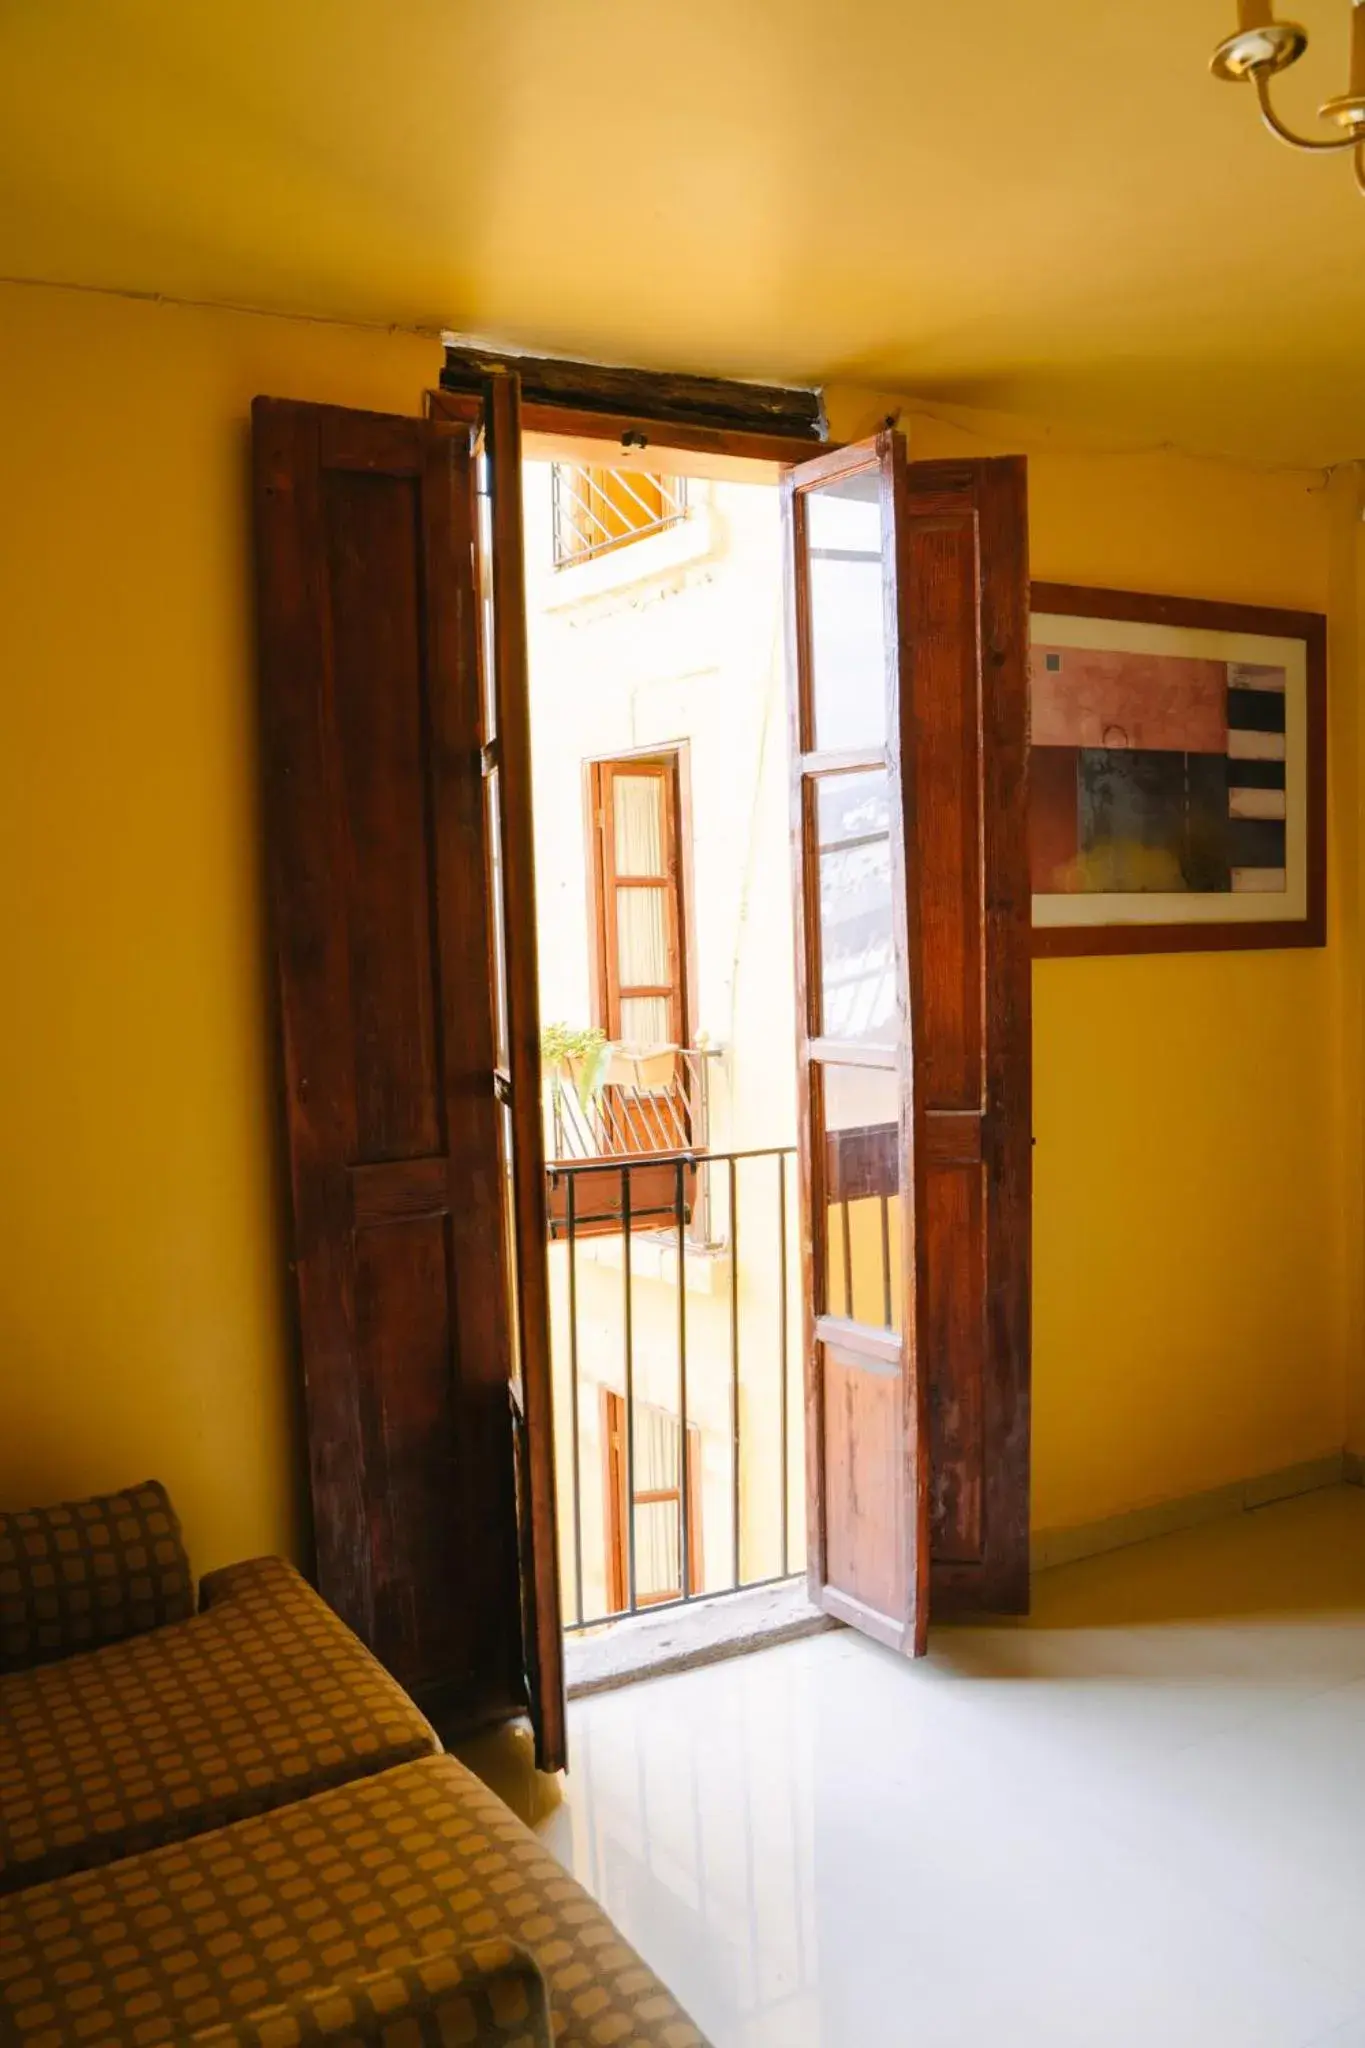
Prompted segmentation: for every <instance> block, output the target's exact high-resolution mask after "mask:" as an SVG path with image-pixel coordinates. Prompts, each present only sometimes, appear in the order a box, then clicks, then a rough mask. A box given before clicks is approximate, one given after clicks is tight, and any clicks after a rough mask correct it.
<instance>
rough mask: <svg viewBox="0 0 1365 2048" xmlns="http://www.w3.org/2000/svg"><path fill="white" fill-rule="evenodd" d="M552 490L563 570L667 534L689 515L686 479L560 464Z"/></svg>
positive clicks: (554, 472) (556, 556)
mask: <svg viewBox="0 0 1365 2048" xmlns="http://www.w3.org/2000/svg"><path fill="white" fill-rule="evenodd" d="M550 488H551V492H552V505H553V513H554V562H555V567H556V568H557V569H566V568H568V567H569V566H570V565H571V564H572V563H574V562H587V561H590V560H591V559H592V558H593V557H594V556H595V555H605V554H607V553H608V552H609V551H610V550H611V549H613V548H620V547H625V546H626V545H627V543H628V542H630V541H633V540H643V539H645V537H646V536H647V535H648V534H651V533H661V532H662V531H663V529H664V528H665V527H666V526H673V525H675V524H676V523H677V521H678V520H680V519H682V518H685V517H686V514H687V479H686V478H685V477H681V476H653V475H649V474H647V473H646V472H645V471H643V470H634V469H597V468H593V467H590V466H589V465H587V464H585V463H578V462H556V463H555V464H554V465H553V467H552V469H551V472H550Z"/></svg>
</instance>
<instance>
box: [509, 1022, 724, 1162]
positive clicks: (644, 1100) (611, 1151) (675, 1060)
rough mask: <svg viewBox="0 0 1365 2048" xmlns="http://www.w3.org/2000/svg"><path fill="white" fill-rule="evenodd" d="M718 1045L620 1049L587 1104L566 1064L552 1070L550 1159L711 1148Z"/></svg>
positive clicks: (547, 1144)
mask: <svg viewBox="0 0 1365 2048" xmlns="http://www.w3.org/2000/svg"><path fill="white" fill-rule="evenodd" d="M716 1056H717V1055H716V1052H715V1050H714V1048H703V1047H700V1046H662V1047H659V1048H658V1049H655V1050H650V1051H648V1052H641V1053H639V1054H634V1053H628V1052H613V1054H612V1057H611V1063H610V1066H609V1068H608V1071H607V1077H606V1079H605V1080H604V1082H603V1084H602V1086H601V1087H600V1088H599V1089H598V1090H597V1092H596V1093H595V1094H594V1095H593V1096H592V1097H591V1099H590V1100H589V1101H587V1102H586V1103H585V1102H584V1101H583V1100H582V1099H581V1098H580V1095H579V1089H578V1077H577V1074H576V1073H575V1072H572V1071H570V1070H569V1069H568V1068H567V1067H560V1068H559V1069H558V1070H556V1071H555V1072H552V1073H550V1074H547V1076H546V1088H545V1096H546V1106H547V1119H548V1120H547V1128H546V1132H545V1152H546V1157H547V1158H548V1159H550V1160H552V1161H554V1162H556V1163H557V1162H559V1161H561V1160H563V1161H569V1160H575V1159H624V1158H630V1157H633V1156H634V1155H635V1154H637V1153H660V1152H689V1151H693V1152H700V1151H704V1150H705V1147H706V1129H707V1117H708V1110H709V1102H708V1095H709V1083H708V1074H707V1063H708V1061H710V1060H712V1059H714V1058H715V1057H716Z"/></svg>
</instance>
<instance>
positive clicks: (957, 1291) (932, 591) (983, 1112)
mask: <svg viewBox="0 0 1365 2048" xmlns="http://www.w3.org/2000/svg"><path fill="white" fill-rule="evenodd" d="M904 491H905V496H904V501H903V505H902V508H901V511H900V514H899V516H898V519H897V536H898V582H899V586H900V590H901V597H902V614H901V616H902V622H903V623H902V633H903V635H904V636H906V638H907V639H908V645H907V646H906V647H905V648H904V649H903V653H904V654H905V656H906V657H907V660H906V665H905V666H904V667H903V669H902V677H903V684H902V686H903V688H905V689H907V690H908V691H909V694H910V709H911V729H912V746H911V748H910V750H909V758H908V759H907V760H906V762H905V764H904V788H905V802H906V808H907V811H908V813H909V815H910V817H911V818H912V820H913V830H912V832H911V845H912V850H913V852H912V858H913V865H914V872H913V873H912V876H911V886H910V906H911V938H912V1009H913V1013H914V1020H915V1021H914V1041H915V1072H916V1089H917V1093H918V1102H917V1122H916V1149H917V1153H918V1159H917V1174H916V1184H917V1186H916V1193H917V1227H918V1233H919V1242H918V1245H917V1264H918V1269H919V1281H920V1288H921V1301H920V1306H919V1311H918V1322H919V1341H920V1347H921V1359H922V1370H923V1371H924V1373H925V1375H926V1378H927V1382H928V1402H929V1431H930V1453H929V1473H930V1529H931V1544H930V1553H931V1558H932V1576H931V1605H932V1611H933V1613H934V1615H935V1616H936V1617H943V1616H945V1615H951V1614H953V1613H961V1612H970V1611H973V1610H976V1609H991V1610H995V1611H998V1612H1013V1611H1022V1610H1024V1609H1026V1608H1027V1605H1028V1560H1029V1286H1030V1265H1031V1262H1030V1222H1031V1154H1030V1146H1031V1142H1032V1140H1031V1135H1030V1125H1031V1115H1032V1112H1031V1099H1032V1091H1031V1059H1032V1044H1031V1018H1030V996H1031V982H1030V976H1031V954H1032V947H1031V940H1032V934H1031V916H1032V905H1031V898H1030V893H1029V867H1028V782H1027V777H1028V630H1029V618H1028V591H1029V581H1028V546H1027V530H1028V529H1027V517H1028V513H1027V482H1026V466H1025V464H1024V462H1023V460H1022V459H1019V458H1006V459H1002V460H997V461H987V462H964V463H951V462H943V463H934V462H921V463H911V464H909V465H908V466H907V469H906V471H905V484H904Z"/></svg>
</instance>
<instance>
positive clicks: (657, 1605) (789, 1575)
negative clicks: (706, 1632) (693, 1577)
mask: <svg viewBox="0 0 1365 2048" xmlns="http://www.w3.org/2000/svg"><path fill="white" fill-rule="evenodd" d="M800 1577H801V1573H800V1572H781V1573H777V1572H775V1573H774V1574H773V1576H772V1577H771V1578H767V1579H750V1580H749V1581H748V1582H747V1583H746V1584H745V1585H743V1586H717V1588H716V1590H715V1592H714V1593H708V1594H707V1595H706V1601H707V1605H708V1606H709V1605H710V1603H711V1602H712V1601H713V1600H733V1599H734V1597H735V1595H736V1593H761V1592H762V1591H763V1590H764V1588H765V1587H767V1586H789V1585H790V1584H791V1583H792V1581H793V1579H799V1578H800ZM700 1598H701V1596H700V1595H699V1594H698V1595H695V1596H694V1600H693V1604H694V1605H695V1604H697V1602H698V1601H699V1600H700ZM687 1604H688V1603H687V1602H686V1601H684V1600H682V1599H678V1600H651V1601H650V1603H649V1605H648V1607H646V1608H643V1609H642V1610H640V1611H641V1612H643V1613H645V1614H666V1613H667V1612H668V1611H669V1609H670V1608H681V1607H684V1606H686V1605H687ZM621 1618H622V1617H621V1615H620V1613H619V1611H618V1612H617V1613H615V1614H595V1615H594V1616H593V1617H592V1619H591V1621H576V1622H569V1623H566V1624H565V1628H564V1633H565V1635H580V1634H581V1633H582V1632H583V1630H584V1629H589V1628H609V1627H610V1626H611V1624H612V1623H613V1622H617V1621H620V1620H621Z"/></svg>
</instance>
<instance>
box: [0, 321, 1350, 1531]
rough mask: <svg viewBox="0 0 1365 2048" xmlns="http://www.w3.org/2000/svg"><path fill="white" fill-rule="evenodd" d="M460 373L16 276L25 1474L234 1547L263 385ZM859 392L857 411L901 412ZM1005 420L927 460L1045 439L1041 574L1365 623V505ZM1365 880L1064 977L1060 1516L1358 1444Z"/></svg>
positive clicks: (253, 1405)
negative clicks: (254, 555)
mask: <svg viewBox="0 0 1365 2048" xmlns="http://www.w3.org/2000/svg"><path fill="white" fill-rule="evenodd" d="M437 367H438V354H437V350H436V348H435V347H434V345H432V344H430V343H425V342H421V341H417V340H414V339H412V338H408V337H403V336H385V335H380V334H371V333H365V332H362V331H350V330H346V329H342V328H336V327H329V326H322V325H309V324H305V323H301V322H289V321H283V320H267V319H260V318H254V317H247V316H240V315H232V314H213V313H205V312H196V311H189V310H183V309H178V308H171V307H159V306H153V305H143V304H133V303H128V302H124V301H119V300H115V299H109V298H101V297H97V296H92V295H82V294H77V293H65V292H57V291H52V292H49V291H43V290H33V289H21V288H0V448H3V450H4V453H5V460H6V473H7V484H8V488H7V490H6V493H5V503H6V514H7V528H8V530H7V531H6V534H5V537H4V544H3V547H2V548H0V649H3V653H2V655H0V676H2V677H3V704H4V710H5V722H4V728H3V745H2V746H0V821H2V824H0V830H2V831H3V835H4V836H3V840H0V854H2V856H3V857H0V931H3V933H4V936H5V967H6V986H5V1000H4V1002H3V1003H0V1076H2V1077H3V1079H0V1088H2V1089H3V1101H0V1131H3V1137H4V1166H5V1171H4V1174H3V1177H2V1178H0V1499H3V1500H4V1501H6V1502H18V1501H20V1500H22V1499H38V1498H44V1497H54V1496H56V1495H59V1494H63V1493H72V1492H77V1491H80V1490H83V1489H87V1488H95V1487H101V1486H105V1485H111V1484H115V1483H118V1482H119V1481H121V1480H124V1479H128V1478H132V1477H137V1476H141V1475H142V1474H143V1473H144V1472H155V1473H157V1474H159V1475H160V1476H162V1477H163V1478H165V1480H166V1481H167V1482H168V1484H169V1485H170V1486H171V1487H172V1488H173V1490H174V1493H175V1495H176V1498H177V1500H178V1501H179V1502H180V1503H181V1505H182V1509H183V1511H184V1514H185V1518H186V1522H187V1525H188V1533H189V1538H190V1542H191V1545H192V1548H193V1550H194V1553H195V1557H196V1561H197V1563H198V1564H199V1565H200V1567H201V1568H204V1567H208V1566H210V1565H212V1564H214V1563H217V1562H220V1561H222V1560H224V1559H225V1558H227V1557H229V1556H231V1555H233V1554H240V1553H242V1552H244V1551H248V1550H254V1549H264V1548H270V1547H274V1546H287V1545H288V1544H289V1543H290V1542H291V1541H292V1540H293V1538H294V1525H295V1516H294V1497H293V1488H292V1486H291V1473H292V1470H293V1448H292V1437H291V1429H290V1406H291V1404H290V1397H289V1393H288V1388H287V1383H286V1374H285V1371H284V1366H283V1356H284V1353H283V1345H282V1341H281V1337H280V1328H279V1316H278V1310H277V1303H278V1292H277V1282H276V1265H275V1250H274V1243H275V1240H274V1226H273V1222H272V1218H271V1213H270V1208H269V1189H270V1176H269V1168H268V1131H269V1128H270V1123H269V1118H268V1115H267V1110H266V1101H265V1083H264V1057H263V1049H262V1036H261V1029H260V1014H261V995H260V975H259V969H258V961H257V952H256V948H257V924H256V908H255V906H256V863H255V856H254V843H255V830H256V828H255V818H254V808H253V791H254V772H253V764H252V751H251V748H252V742H251V733H252V718H251V704H252V682H251V675H252V664H251V660H250V625H249V607H248V600H247V591H248V584H247V543H246V518H245V494H244V486H245V441H244V428H245V421H246V415H247V407H248V403H249V400H250V398H251V397H252V395H253V394H254V393H256V392H258V391H270V392H274V393H277V394H282V395H286V396H296V397H311V398H318V399H328V400H333V401H336V402H342V403H347V404H353V405H370V406H382V407H388V408H392V409H399V410H415V409H416V408H417V406H418V404H419V400H420V393H421V391H422V389H423V388H424V387H425V386H426V385H428V384H429V383H431V382H432V381H434V377H435V374H436V370H437ZM835 400H836V402H835V405H834V418H835V426H836V430H842V431H845V432H847V431H850V430H851V429H853V428H856V427H865V426H866V425H868V424H871V423H873V422H874V421H875V419H876V417H877V416H878V413H879V411H881V410H885V407H884V406H880V407H879V406H878V404H876V403H875V402H873V401H871V400H868V399H867V398H866V397H863V398H861V399H856V400H841V399H840V398H839V395H838V394H835ZM992 432H993V435H994V439H993V441H992V442H990V443H987V442H984V441H975V440H972V441H967V440H964V439H963V438H962V437H961V435H960V434H959V432H958V430H957V429H950V428H947V427H944V426H940V425H938V424H937V423H935V422H929V421H918V420H917V421H914V422H912V423H911V433H912V442H913V444H914V446H915V448H916V450H917V452H920V453H936V452H940V450H943V449H947V448H956V447H970V448H972V449H973V450H978V449H979V450H981V451H982V452H985V451H986V449H987V448H988V446H990V445H995V446H1016V447H1019V446H1022V447H1025V448H1026V450H1027V452H1028V453H1029V454H1030V455H1031V456H1032V458H1033V470H1032V491H1033V552H1034V564H1035V568H1036V569H1037V571H1038V572H1039V573H1040V574H1043V575H1047V576H1051V577H1064V578H1069V579H1074V580H1077V581H1096V582H1102V581H1108V582H1115V583H1127V584H1132V585H1136V586H1138V587H1148V588H1153V589H1167V590H1175V591H1189V592H1195V593H1199V594H1206V595H1216V596H1222V597H1229V598H1246V599H1254V600H1260V601H1264V602H1267V603H1278V604H1292V605H1304V606H1311V607H1314V608H1322V607H1324V606H1325V604H1326V603H1327V600H1328V590H1329V577H1331V578H1333V579H1334V583H1333V587H1334V589H1336V590H1337V592H1338V594H1339V595H1341V593H1344V592H1347V591H1349V600H1350V606H1351V607H1354V608H1355V610H1356V611H1357V612H1358V596H1359V581H1358V543H1357V540H1356V537H1355V535H1354V534H1353V533H1351V532H1350V531H1349V530H1348V528H1347V526H1346V524H1345V517H1346V514H1345V510H1344V509H1343V504H1342V503H1341V502H1339V501H1341V497H1342V494H1341V493H1340V492H1338V493H1336V494H1335V495H1334V494H1332V493H1328V492H1323V491H1322V490H1321V489H1319V488H1318V487H1317V485H1316V484H1315V483H1314V480H1312V479H1309V478H1305V477H1298V476H1292V475H1279V476H1273V475H1259V474H1256V473H1253V472H1247V471H1238V470H1234V469H1230V468H1220V467H1217V466H1214V465H1209V464H1199V463H1195V462H1191V461H1185V460H1182V459H1180V458H1176V457H1171V456H1165V455H1151V456H1133V457H1128V456H1121V455H1095V454H1092V455H1076V454H1066V453H1061V452H1056V451H1054V450H1053V449H1052V448H1050V447H1049V446H1047V445H1046V444H1044V445H1042V446H1037V445H1030V441H1031V440H1032V441H1034V442H1036V441H1037V438H1038V437H1037V436H1036V435H1034V436H1028V435H1025V434H1022V433H1020V432H1018V431H1016V430H1014V429H1009V428H1001V429H993V430H992ZM1353 555H1354V556H1355V557H1356V559H1352V557H1353ZM1343 564H1346V565H1347V566H1346V567H1343ZM1334 565H1335V567H1334ZM1341 601H1342V603H1345V602H1346V599H1345V597H1344V596H1342V599H1341ZM1357 625H1358V619H1357ZM1353 630H1354V629H1353ZM1357 641H1358V635H1357V640H1353V641H1352V645H1353V646H1355V645H1356V644H1357ZM1335 680H1336V692H1337V698H1338V707H1337V715H1338V717H1339V719H1340V720H1342V721H1346V720H1349V731H1347V730H1346V725H1345V724H1344V723H1343V725H1342V731H1341V733H1340V734H1339V735H1338V737H1339V738H1341V739H1342V740H1343V742H1344V743H1343V744H1342V745H1340V746H1339V748H1338V754H1337V759H1336V764H1335V767H1336V776H1337V782H1336V790H1335V793H1336V797H1337V799H1338V802H1339V804H1340V805H1341V806H1342V808H1341V810H1340V814H1339V816H1338V817H1337V819H1336V824H1335V830H1336V832H1337V835H1338V836H1337V842H1336V850H1337V851H1338V853H1341V851H1342V849H1343V848H1345V849H1346V850H1347V861H1349V862H1350V863H1354V862H1356V861H1357V860H1358V843H1357V840H1356V838H1355V836H1354V829H1353V820H1352V819H1351V818H1350V815H1349V813H1350V807H1353V806H1354V804H1355V801H1356V786H1357V783H1356V766H1357V763H1356V745H1357V732H1356V724H1355V712H1354V697H1353V694H1352V692H1351V690H1350V689H1349V688H1348V687H1347V686H1346V681H1345V679H1344V678H1343V677H1337V678H1336V679H1335ZM1347 861H1343V862H1342V863H1341V864H1342V865H1343V866H1344V865H1346V864H1347ZM1357 893H1358V892H1356V891H1355V890H1354V888H1352V889H1351V890H1350V891H1349V892H1348V898H1346V899H1344V898H1343V896H1342V895H1341V893H1340V892H1339V891H1338V892H1336V894H1335V895H1334V901H1335V902H1336V904H1337V906H1338V908H1337V912H1336V916H1337V918H1338V919H1340V917H1341V916H1343V915H1346V914H1347V913H1348V912H1349V916H1350V933H1349V937H1350V946H1349V948H1347V947H1345V946H1343V945H1342V944H1341V943H1340V942H1338V943H1337V944H1335V945H1334V946H1333V947H1331V948H1329V949H1328V950H1327V951H1326V952H1305V953H1283V954H1276V953H1265V954H1255V953H1245V954H1235V953H1234V954H1221V955H1190V956H1185V957H1174V956H1172V957H1165V958H1162V957H1156V958H1150V959H1131V960H1117V961H1084V960H1081V961H1057V962H1049V963H1047V964H1046V965H1044V966H1042V967H1040V968H1039V969H1038V971H1037V976H1036V1005H1037V1028H1036V1085H1037V1117H1036V1127H1037V1133H1038V1150H1037V1155H1036V1161H1037V1245H1036V1349H1035V1388H1036V1403H1035V1405H1036V1425H1035V1449H1036V1496H1035V1520H1036V1521H1037V1522H1038V1523H1039V1524H1041V1525H1048V1526H1058V1525H1063V1524H1065V1523H1067V1522H1071V1521H1076V1520H1082V1519H1088V1518H1090V1517H1092V1516H1098V1515H1102V1514H1106V1513H1112V1512H1118V1511H1119V1510H1121V1509H1123V1508H1125V1507H1129V1506H1132V1505H1134V1504H1136V1503H1138V1502H1141V1501H1144V1500H1150V1499H1155V1498H1160V1497H1162V1496H1166V1495H1171V1494H1178V1493H1182V1492H1186V1491H1189V1490H1192V1489H1195V1488H1199V1487H1205V1486H1213V1485H1216V1484H1218V1483H1220V1482H1221V1481H1223V1480H1226V1479H1231V1478H1234V1477H1238V1476H1241V1475H1243V1474H1246V1473H1251V1472H1255V1471H1258V1470H1265V1469H1270V1468H1273V1467H1277V1466H1280V1465H1284V1464H1287V1463H1290V1462H1291V1461H1294V1460H1296V1459H1300V1458H1307V1457H1312V1456H1315V1455H1317V1454H1320V1453H1322V1452H1325V1451H1328V1450H1330V1449H1332V1448H1335V1447H1337V1446H1339V1445H1340V1444H1341V1442H1342V1437H1343V1430H1344V1426H1345V1424H1344V1416H1345V1407H1346V1384H1345V1365H1346V1359H1347V1356H1348V1354H1349V1356H1350V1358H1351V1361H1352V1367H1353V1371H1355V1372H1356V1373H1357V1375H1358V1359H1359V1339H1360V1328H1359V1322H1360V1318H1359V1313H1358V1311H1357V1309H1356V1307H1355V1306H1354V1299H1355V1294H1354V1291H1352V1290H1349V1289H1348V1286H1347V1278H1348V1274H1355V1273H1356V1272H1357V1271H1358V1269H1359V1265H1360V1257H1361V1244H1360V1233H1359V1228H1358V1217H1359V1211H1360V1203H1359V1190H1358V1188H1357V1187H1356V1185H1355V1180H1356V1174H1357V1165H1356V1160H1357V1155H1358V1153H1359V1151H1360V1125H1359V1117H1358V1108H1359V1058H1360V1051H1361V1036H1362V1034H1361V1028H1360V1014H1359V1012H1360V1005H1359V1001H1358V997H1353V996H1352V993H1351V980H1352V977H1351V975H1350V974H1348V973H1347V965H1348V964H1349V965H1350V966H1351V967H1352V970H1354V966H1355V965H1356V964H1357V963H1358V957H1359V956H1358V945H1357V934H1356V928H1355V903H1356V899H1357ZM1357 979H1358V977H1357ZM1352 1004H1354V1007H1352ZM1342 1050H1344V1051H1345V1052H1346V1054H1347V1055H1348V1059H1347V1062H1346V1064H1345V1065H1344V1066H1343V1065H1342V1064H1341V1062H1340V1061H1339V1060H1338V1058H1337V1055H1338V1052H1339V1051H1342ZM1352 1090H1353V1091H1354V1094H1352V1092H1351V1091H1352ZM1347 1113H1349V1114H1350V1115H1351V1116H1353V1117H1354V1118H1355V1121H1354V1123H1352V1124H1351V1125H1349V1126H1345V1125H1344V1124H1343V1122H1342V1117H1343V1115H1344V1114H1347ZM1348 1195H1349V1197H1350V1202H1354V1204H1355V1208H1354V1210H1350V1203H1349V1202H1348V1199H1347V1198H1348ZM1348 1212H1349V1214H1348ZM1351 1215H1354V1217H1355V1218H1356V1219H1357V1220H1356V1221H1355V1222H1352V1221H1351V1220H1350V1216H1351ZM1343 1218H1346V1219H1347V1220H1345V1221H1343ZM1357 1390H1358V1389H1357Z"/></svg>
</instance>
